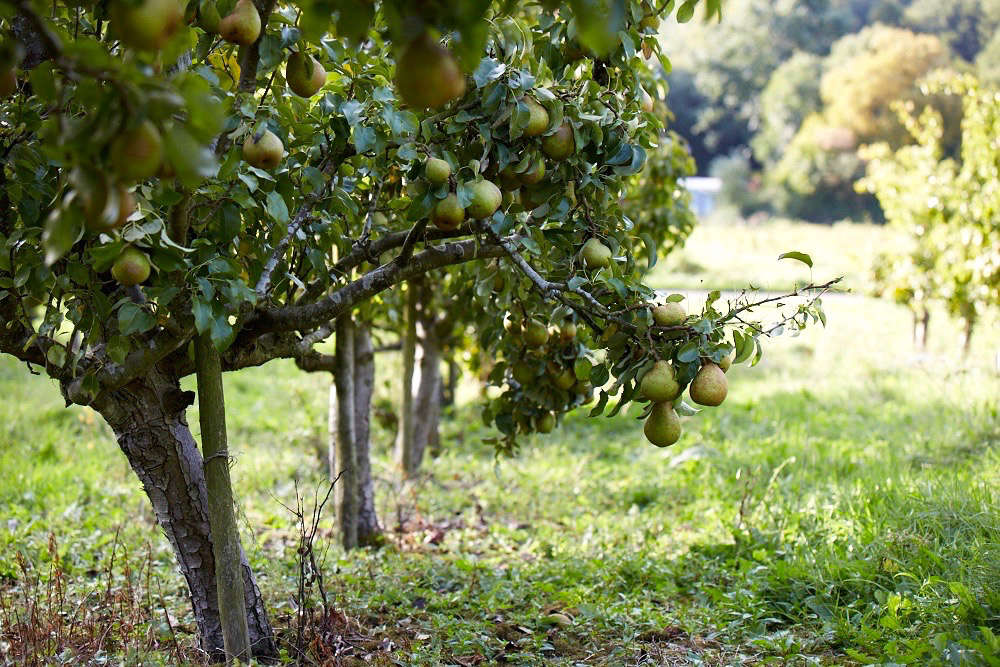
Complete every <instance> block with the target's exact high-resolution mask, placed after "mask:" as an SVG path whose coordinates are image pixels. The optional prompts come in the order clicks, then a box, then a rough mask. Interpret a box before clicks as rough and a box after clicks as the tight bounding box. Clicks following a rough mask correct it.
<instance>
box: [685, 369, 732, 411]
mask: <svg viewBox="0 0 1000 667" xmlns="http://www.w3.org/2000/svg"><path fill="white" fill-rule="evenodd" d="M728 392H729V385H728V383H727V382H726V374H725V373H723V372H722V369H721V368H719V367H718V366H717V365H715V364H713V363H712V362H711V361H708V362H705V363H704V364H702V367H701V369H700V370H699V371H698V374H697V375H695V376H694V380H692V381H691V386H690V387H689V388H688V393H690V394H691V400H692V401H694V402H695V403H697V404H698V405H710V406H715V405H721V404H722V401H724V400H726V394H727V393H728Z"/></svg>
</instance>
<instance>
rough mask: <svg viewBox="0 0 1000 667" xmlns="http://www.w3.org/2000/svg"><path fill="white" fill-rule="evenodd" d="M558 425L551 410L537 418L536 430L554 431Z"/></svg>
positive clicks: (541, 431)
mask: <svg viewBox="0 0 1000 667" xmlns="http://www.w3.org/2000/svg"><path fill="white" fill-rule="evenodd" d="M555 427H556V417H555V415H553V414H552V413H551V412H546V413H545V414H543V415H542V416H541V417H539V418H538V419H536V420H535V430H536V431H538V432H539V433H552V429H554V428H555Z"/></svg>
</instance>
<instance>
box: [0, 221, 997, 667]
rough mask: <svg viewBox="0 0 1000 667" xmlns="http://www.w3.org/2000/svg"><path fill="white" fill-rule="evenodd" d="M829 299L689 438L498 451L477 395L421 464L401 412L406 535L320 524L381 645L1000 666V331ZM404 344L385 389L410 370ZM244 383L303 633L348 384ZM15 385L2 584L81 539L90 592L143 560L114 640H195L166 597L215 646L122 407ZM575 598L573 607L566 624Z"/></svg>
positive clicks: (435, 660) (257, 466)
mask: <svg viewBox="0 0 1000 667" xmlns="http://www.w3.org/2000/svg"><path fill="white" fill-rule="evenodd" d="M836 229H837V228H834V230H836ZM788 230H789V231H788V238H784V237H783V236H782V234H783V232H781V228H780V227H774V226H768V227H764V228H762V229H761V233H762V234H763V235H766V236H767V237H768V238H772V237H773V238H775V239H776V242H777V243H778V244H779V245H780V246H781V249H793V248H795V249H802V250H805V251H809V247H807V246H806V245H805V244H806V243H807V242H810V241H809V239H813V240H812V241H811V242H812V243H814V244H815V245H814V247H823V245H824V244H826V243H827V240H830V239H832V238H833V237H831V236H827V235H828V234H830V233H831V232H830V229H829V228H815V227H809V228H799V227H793V226H788ZM743 231H746V230H743ZM856 231H857V230H856V229H853V228H852V229H851V230H850V232H851V233H854V232H856ZM793 232H794V233H793ZM741 233H743V232H741ZM813 234H816V235H817V238H818V239H819V240H816V238H814V237H813V236H812V235H813ZM725 237H726V235H725V234H722V233H721V231H720V232H719V234H718V238H719V239H720V242H721V240H722V239H724V238H725ZM786 241H787V242H786ZM740 243H742V241H741V242H740ZM833 243H834V241H832V240H831V241H830V244H831V246H830V247H833ZM837 243H838V244H840V246H841V247H844V246H849V245H852V244H853V243H854V241H850V242H847V241H837ZM744 245H746V244H744ZM789 246H791V247H789ZM796 246H797V247H796ZM726 252H727V253H733V254H734V256H735V253H736V250H735V249H732V250H727V251H726ZM813 257H814V259H815V260H817V270H818V269H819V265H820V261H819V259H818V257H817V255H816V254H814V255H813ZM852 261H853V260H852ZM755 262H757V260H755V259H753V258H750V257H748V258H747V260H746V263H745V265H746V266H747V267H754V266H756V264H755ZM853 270H854V271H855V275H861V271H860V269H858V268H857V267H854V269H853ZM661 285H662V286H668V285H671V286H673V284H672V283H669V282H662V283H661ZM714 286H718V287H723V286H732V285H731V284H730V285H725V284H723V283H722V282H720V283H718V284H717V285H714ZM694 296H695V295H694V294H692V298H694ZM826 303H827V311H828V314H829V321H830V327H829V328H828V329H825V330H823V329H815V330H810V331H808V332H806V333H805V334H803V335H802V336H800V337H798V338H787V339H780V340H777V341H774V342H772V343H771V344H770V345H769V346H768V347H767V349H766V351H765V356H764V359H763V361H762V362H761V364H760V365H759V366H757V367H756V368H753V369H748V368H746V367H744V366H739V367H736V368H734V369H733V370H732V371H730V383H731V384H730V387H731V391H730V396H729V398H728V400H727V401H726V403H725V404H724V405H723V406H722V407H720V408H716V409H708V410H705V411H704V412H702V413H701V414H699V415H697V416H695V417H692V418H688V419H686V420H685V423H684V426H685V434H684V436H683V437H682V440H681V441H680V443H678V444H677V445H675V446H674V447H671V448H669V449H665V450H661V449H656V448H654V447H652V446H650V445H648V444H647V443H645V441H644V440H643V439H642V435H641V424H640V423H639V422H637V421H634V419H633V418H632V416H630V415H622V416H619V417H617V418H614V419H603V418H602V419H597V420H591V419H586V418H585V417H584V416H583V415H574V416H572V417H570V418H569V419H567V420H566V422H565V423H564V424H563V426H562V428H560V429H559V430H557V431H556V432H555V433H553V434H552V435H551V436H549V437H546V438H541V437H539V438H536V439H534V440H531V441H529V442H528V443H526V447H525V448H524V451H523V452H522V453H521V455H520V456H519V457H518V458H515V459H501V460H495V459H494V458H493V456H492V453H491V451H490V450H489V449H488V447H486V446H484V445H483V444H482V443H481V439H482V437H484V436H485V435H487V432H485V431H484V430H483V429H482V428H481V427H480V426H478V420H477V419H476V414H475V412H474V410H473V408H472V407H471V406H467V407H462V408H460V410H459V413H458V415H457V416H455V417H454V418H452V419H450V420H448V421H446V423H445V427H444V428H445V433H444V438H443V439H444V443H445V450H444V453H443V454H442V455H441V456H440V457H438V458H436V459H433V460H431V461H429V462H428V464H427V466H426V470H425V472H426V474H425V476H423V477H422V478H421V479H420V480H419V481H418V482H417V483H416V484H414V485H412V486H409V487H404V486H403V485H401V484H400V483H399V482H398V480H397V479H396V477H395V475H394V473H393V469H392V466H391V464H390V461H389V460H388V446H389V443H388V440H389V437H390V435H389V434H388V433H386V432H384V431H382V430H381V429H376V432H375V446H376V448H377V458H376V460H375V468H376V470H375V473H376V475H377V477H378V479H379V482H378V508H379V512H380V516H381V518H382V520H383V522H384V523H385V524H386V527H387V529H388V530H389V531H390V532H389V535H390V541H389V545H388V546H387V547H385V548H383V549H381V550H376V551H362V552H356V553H352V554H344V553H342V552H340V551H339V550H338V549H337V548H336V547H335V546H332V545H331V543H330V541H329V537H330V532H329V530H330V528H331V527H332V526H331V522H330V521H329V520H327V521H325V522H324V524H323V525H324V529H325V531H324V532H323V534H322V540H321V541H322V543H321V545H320V546H321V553H324V554H325V568H324V571H325V573H326V584H327V588H328V589H329V591H330V593H331V596H332V598H333V599H334V600H335V602H336V604H337V606H338V607H339V608H340V609H341V610H343V612H345V613H346V614H347V616H349V617H350V619H351V625H350V626H349V630H350V631H349V632H347V633H346V635H348V636H353V637H355V640H354V642H355V643H354V644H352V646H355V649H354V651H355V656H357V655H361V654H365V653H370V654H372V655H373V656H374V663H375V664H392V663H390V662H389V659H394V660H396V661H397V664H406V665H409V664H420V665H438V664H476V660H478V659H479V658H476V657H475V656H480V657H481V658H482V659H483V664H495V663H503V662H504V661H506V662H507V663H508V664H546V665H547V664H553V665H574V664H584V665H636V664H646V665H665V664H742V663H767V662H770V663H774V664H786V663H791V664H867V663H883V664H885V663H908V664H921V665H923V664H968V665H980V664H997V661H998V660H1000V643H998V639H997V638H996V636H997V635H998V634H1000V585H998V582H1000V498H998V495H997V490H998V489H1000V448H998V445H1000V376H998V374H997V373H996V371H995V368H994V366H993V365H992V364H993V362H992V358H993V357H992V355H993V354H995V353H996V351H997V350H998V349H1000V327H997V326H996V324H997V323H996V321H995V320H992V321H987V322H984V323H983V324H982V325H981V327H980V331H979V332H978V333H977V336H976V338H974V345H973V354H972V357H971V359H970V360H969V361H968V362H962V361H961V360H960V359H959V358H958V349H957V347H958V346H957V343H956V342H955V340H956V337H957V332H958V330H957V327H956V326H955V325H954V323H950V322H947V320H946V319H945V318H944V317H943V316H940V315H939V316H937V318H936V320H932V330H931V347H930V349H929V350H928V351H927V353H925V354H921V355H917V354H915V353H914V351H913V350H912V349H911V347H910V343H909V335H910V330H909V326H910V323H909V319H908V316H907V314H906V312H905V311H904V310H902V309H900V308H898V307H896V306H894V305H891V304H888V303H886V302H881V301H875V300H871V299H867V298H863V297H858V296H837V297H831V298H829V299H827V302H826ZM386 366H391V361H390V363H389V364H384V365H383V370H384V371H385V372H383V373H382V374H381V380H382V384H381V385H380V387H379V392H380V395H381V396H382V397H386V396H388V395H389V393H388V391H389V389H388V383H389V382H391V381H393V380H392V379H393V378H394V373H393V372H392V369H391V368H386ZM226 380H227V382H226V392H227V398H228V402H229V408H230V414H229V422H230V430H231V433H232V440H233V443H232V444H233V447H232V448H233V449H234V450H235V451H236V453H237V463H236V465H235V466H234V468H233V477H234V482H235V484H236V485H237V489H238V493H239V495H240V500H241V502H242V508H243V510H244V512H245V518H246V523H245V525H244V528H245V530H244V544H245V545H246V547H247V550H248V552H249V555H250V558H251V560H252V562H253V564H254V566H255V568H256V569H257V571H258V573H259V575H260V580H261V581H260V583H261V586H262V588H263V589H264V591H265V594H266V596H267V599H268V601H269V603H270V605H271V611H272V617H273V620H274V621H275V624H276V625H277V626H278V627H279V629H280V631H281V632H282V642H283V644H284V645H285V646H288V645H289V643H290V641H291V637H290V634H289V628H290V627H291V615H292V607H291V603H290V602H289V598H290V596H291V595H292V593H293V589H294V572H295V570H294V562H295V546H296V544H295V529H294V523H293V521H292V518H291V517H290V516H289V514H288V513H287V512H286V511H285V510H284V509H282V508H281V506H280V505H279V504H278V502H277V501H278V500H280V501H282V502H285V503H289V502H291V501H292V500H293V499H294V488H295V484H296V483H298V485H299V488H300V489H305V490H312V489H314V488H316V487H317V486H318V485H319V484H320V483H321V480H322V475H323V464H322V461H321V458H320V454H319V452H320V451H321V450H322V447H323V443H324V438H325V424H326V415H325V407H326V400H327V388H328V383H329V379H328V377H325V376H322V375H312V376H303V375H301V374H299V373H297V372H296V371H295V370H294V368H293V367H292V366H291V365H289V364H284V363H275V364H271V365H269V366H267V367H266V368H262V369H253V370H248V371H244V372H241V373H239V374H235V375H232V376H229V377H227V379H226ZM0 392H2V395H3V396H4V400H3V401H2V403H0V478H2V479H3V480H4V483H3V484H0V518H2V519H3V520H4V522H5V525H0V590H3V591H6V593H5V594H6V596H7V599H8V600H10V599H12V598H11V596H14V597H13V599H14V601H15V602H16V601H17V600H22V599H23V598H19V597H17V596H18V595H20V592H21V591H23V590H24V589H26V588H30V585H29V578H28V577H26V576H25V575H24V574H23V572H24V568H23V567H22V566H20V565H18V564H17V563H16V562H15V555H16V554H18V553H21V554H23V555H24V557H25V561H26V563H27V565H26V566H24V567H26V568H28V571H29V572H37V573H39V575H40V578H41V581H42V583H43V587H42V588H41V589H38V590H42V591H44V583H45V582H46V581H50V578H49V575H48V573H49V571H50V568H51V566H52V561H53V557H52V556H51V555H50V552H52V551H54V552H55V553H58V554H59V558H60V559H61V563H62V569H63V571H64V574H63V577H64V581H65V583H66V587H67V596H68V598H69V599H70V600H71V601H73V602H74V603H76V602H79V601H80V600H81V599H83V596H84V595H86V594H88V593H90V595H92V596H93V595H95V593H94V591H97V592H98V593H100V592H102V591H103V590H104V589H105V587H109V588H114V590H116V591H128V590H129V582H130V581H132V585H133V587H134V589H135V591H136V592H135V593H134V595H133V598H134V600H133V605H132V606H131V607H129V609H133V612H132V613H133V615H134V616H135V617H136V620H135V627H136V628H137V630H136V631H135V633H134V636H133V638H132V639H131V640H129V639H128V638H127V637H125V632H124V631H120V632H117V634H116V633H114V632H113V633H110V639H109V640H108V643H107V644H106V645H105V648H106V649H107V650H109V652H110V654H111V655H112V659H113V661H123V660H127V656H128V655H132V656H133V657H135V656H136V655H141V656H142V659H143V660H145V661H157V660H159V661H162V662H164V663H170V662H172V661H173V653H172V651H173V648H172V642H171V641H167V640H166V639H164V638H163V637H162V632H160V633H159V634H158V633H157V628H160V629H161V630H162V628H161V627H160V626H161V622H162V619H163V612H162V609H161V605H160V602H159V596H160V593H161V592H162V596H163V602H162V606H163V607H166V608H167V609H168V610H169V612H170V614H171V615H172V619H173V620H175V621H176V622H177V624H179V628H180V630H181V634H180V643H181V645H182V651H183V649H184V647H190V646H191V645H192V644H193V642H194V638H193V636H192V635H190V634H188V633H185V632H184V630H188V631H190V630H191V629H192V625H193V623H192V621H191V619H190V617H189V615H188V612H187V610H186V608H185V604H184V597H183V583H182V581H181V579H180V577H179V576H178V575H177V574H176V572H175V571H174V569H173V566H172V560H171V559H172V557H171V554H170V550H169V548H168V546H167V545H166V543H165V540H164V539H163V538H162V537H161V536H160V535H159V533H158V531H157V529H156V528H155V525H154V522H153V519H152V515H151V512H150V510H149V509H148V507H147V504H146V502H145V498H144V496H143V494H142V492H141V489H140V487H139V484H138V482H137V481H136V480H135V478H134V476H132V474H131V473H130V471H129V470H128V466H127V464H126V463H125V461H124V458H123V457H122V456H121V454H120V453H119V452H118V450H117V448H116V446H115V444H114V443H113V441H112V440H111V438H110V434H109V432H108V429H107V428H106V427H104V426H103V425H102V424H101V422H100V420H99V419H95V418H94V415H93V413H91V412H90V411H89V410H86V409H82V408H71V409H64V408H63V407H62V402H61V400H60V398H59V396H58V392H57V391H56V389H55V388H54V387H53V386H52V385H51V383H49V382H48V381H46V380H42V379H40V378H38V377H32V376H30V375H29V374H28V373H27V372H26V371H25V370H24V369H23V368H21V367H18V366H16V365H15V364H13V363H12V362H11V361H10V360H2V361H0ZM633 416H634V415H633ZM191 421H192V423H194V424H197V419H196V415H195V414H194V413H192V415H191ZM400 521H401V522H402V528H403V530H402V531H401V532H400V531H397V530H396V529H397V528H399V527H400ZM116 532H118V537H117V540H118V543H119V544H121V545H126V546H128V549H129V551H130V553H131V554H132V555H131V559H132V560H131V561H129V560H128V558H124V559H123V555H122V553H121V550H120V547H119V548H118V551H116V553H117V554H118V555H117V558H118V559H119V560H118V562H119V563H121V562H131V563H132V566H131V574H130V575H129V576H127V573H125V572H123V571H122V570H121V569H120V568H119V569H114V571H113V575H112V577H111V580H110V581H111V583H110V584H108V582H107V575H106V572H107V570H108V569H109V561H110V558H111V553H112V550H113V547H114V545H115V539H116V538H115V534H116ZM50 533H52V534H54V536H55V540H56V541H55V545H54V548H53V549H50V546H49V545H50V542H49V534H50ZM147 545H148V546H147ZM144 562H146V563H147V565H146V566H145V569H143V563H144ZM116 567H117V566H116ZM148 590H151V591H152V593H151V597H152V599H153V602H152V603H151V604H147V603H146V602H144V600H145V597H144V596H145V595H146V593H145V592H144V591H148ZM39 595H40V594H39ZM17 604H20V606H21V608H22V609H23V608H24V607H25V606H26V605H25V603H23V602H20V603H17ZM69 606H70V608H73V605H69ZM149 608H152V613H150V612H149ZM553 611H557V612H560V613H563V614H565V615H566V616H568V617H569V618H570V619H571V623H570V624H568V625H566V626H562V625H558V624H552V623H551V622H550V621H549V620H548V619H547V616H548V614H550V613H551V612H553ZM2 618H3V617H2V615H0V619H2ZM144 624H149V625H151V627H152V629H153V634H152V635H149V634H147V633H146V631H145V625H144ZM2 632H3V629H2V628H0V635H2ZM116 636H117V637H120V638H119V639H118V640H116V641H117V643H111V641H112V640H114V639H115V637H116ZM150 637H152V638H150ZM0 641H3V639H2V638H0ZM0 646H2V645H0ZM2 655H3V653H2V650H0V656H2ZM182 655H192V654H191V653H190V652H187V653H183V652H182ZM348 655H350V653H348ZM63 659H64V661H69V662H72V659H71V658H70V657H66V656H64V658H63ZM380 661H381V662H380ZM0 662H2V658H0ZM348 664H349V663H348Z"/></svg>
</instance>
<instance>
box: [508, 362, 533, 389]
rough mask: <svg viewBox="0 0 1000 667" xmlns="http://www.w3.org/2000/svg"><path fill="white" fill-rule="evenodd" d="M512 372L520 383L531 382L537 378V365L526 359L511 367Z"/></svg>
mask: <svg viewBox="0 0 1000 667" xmlns="http://www.w3.org/2000/svg"><path fill="white" fill-rule="evenodd" d="M510 374H511V375H512V376H514V379H515V380H517V382H518V384H523V385H526V384H530V383H531V382H533V381H534V380H535V367H534V366H532V365H531V364H529V363H528V362H526V361H519V362H517V363H516V364H514V366H513V367H512V368H511V371H510Z"/></svg>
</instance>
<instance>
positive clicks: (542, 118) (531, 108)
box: [523, 97, 549, 137]
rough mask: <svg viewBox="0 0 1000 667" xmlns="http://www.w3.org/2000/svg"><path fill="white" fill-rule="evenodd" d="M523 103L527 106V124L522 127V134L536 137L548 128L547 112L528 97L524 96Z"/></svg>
mask: <svg viewBox="0 0 1000 667" xmlns="http://www.w3.org/2000/svg"><path fill="white" fill-rule="evenodd" d="M524 104H525V106H527V107H528V124H527V125H526V126H525V127H524V132H523V133H524V136H526V137H537V136H538V135H540V134H542V133H543V132H545V130H547V129H549V112H548V111H546V110H545V107H543V106H542V105H541V104H539V103H538V102H536V101H535V100H533V99H532V98H530V97H525V98H524Z"/></svg>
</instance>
